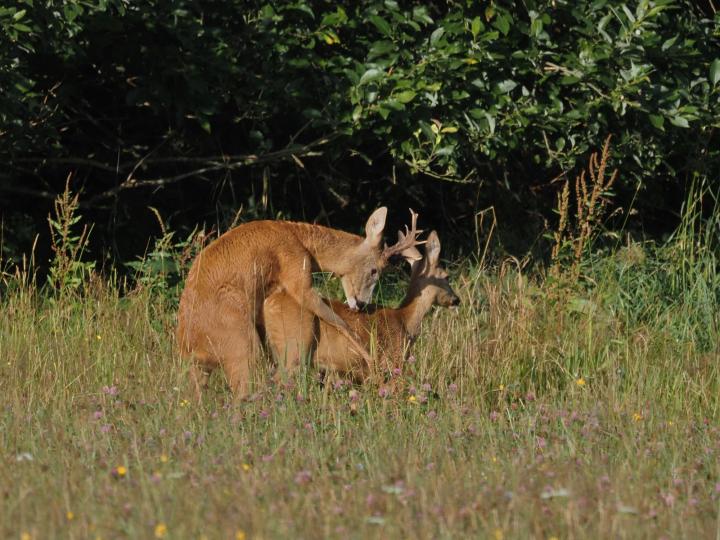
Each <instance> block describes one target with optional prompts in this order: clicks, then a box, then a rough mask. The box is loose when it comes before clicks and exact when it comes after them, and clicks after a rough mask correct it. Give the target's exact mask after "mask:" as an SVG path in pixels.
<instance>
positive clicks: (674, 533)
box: [0, 244, 720, 539]
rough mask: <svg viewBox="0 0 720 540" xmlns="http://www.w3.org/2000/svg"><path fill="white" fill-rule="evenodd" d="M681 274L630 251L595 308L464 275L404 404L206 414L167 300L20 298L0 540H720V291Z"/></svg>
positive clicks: (709, 278)
mask: <svg viewBox="0 0 720 540" xmlns="http://www.w3.org/2000/svg"><path fill="white" fill-rule="evenodd" d="M673 260H674V259H673V252H672V251H671V250H670V249H669V248H668V249H665V248H662V249H660V248H653V247H652V246H642V245H638V244H634V245H632V246H631V248H625V249H623V250H620V251H618V252H617V253H616V254H614V255H607V256H604V257H595V258H592V259H590V260H588V262H587V263H586V268H585V269H584V274H585V276H586V279H585V280H584V281H582V283H583V284H584V285H582V284H581V285H576V284H568V283H563V282H562V280H560V281H558V280H552V279H547V280H546V279H543V278H542V277H540V276H535V277H532V276H528V275H524V274H522V273H520V272H518V271H517V269H515V268H514V267H513V266H512V265H510V264H508V265H500V266H498V267H497V268H494V269H491V270H488V269H485V270H481V269H478V268H475V267H472V266H471V265H464V266H462V267H461V269H460V270H458V271H457V273H456V276H455V278H454V284H455V288H456V290H457V292H458V293H459V294H460V296H461V297H462V300H463V305H462V307H461V309H460V311H459V312H458V313H455V314H453V313H450V312H449V311H441V310H436V311H435V312H433V313H431V314H430V315H428V317H427V318H426V320H425V324H424V330H423V336H422V338H421V339H420V341H419V342H418V343H417V344H416V349H415V357H416V361H415V362H413V363H408V364H406V365H405V366H404V371H403V374H402V376H401V377H402V378H403V379H404V382H405V383H406V384H405V385H404V387H403V388H404V389H403V390H402V392H400V393H399V394H396V395H393V396H392V397H389V398H382V397H380V395H379V388H378V387H373V386H367V387H357V388H349V387H348V386H347V385H341V384H340V382H339V381H337V380H334V379H332V378H331V379H329V380H328V381H326V384H325V385H324V386H323V385H321V384H320V383H319V382H318V378H317V374H316V373H315V372H314V370H313V369H312V368H306V369H305V370H304V371H303V373H301V374H300V375H299V376H298V378H297V380H296V381H295V382H294V383H293V384H291V385H288V386H283V387H278V386H273V385H272V384H271V383H270V378H269V376H268V366H261V367H259V369H258V373H257V377H256V379H257V381H256V386H255V390H256V393H255V394H254V395H253V397H252V399H251V400H249V401H247V402H243V403H233V402H232V401H231V399H230V396H229V394H228V392H227V391H226V390H225V388H224V386H223V381H222V377H220V376H215V378H214V381H213V384H212V386H211V388H210V389H209V390H208V393H207V399H206V400H205V402H204V404H203V405H202V406H200V407H198V406H196V405H194V404H193V403H192V401H188V400H189V399H190V397H191V393H190V388H189V387H188V384H187V382H186V373H185V369H186V366H184V365H183V364H182V363H181V362H180V361H179V359H178V358H177V356H176V354H175V352H174V347H173V341H172V335H173V327H174V316H175V307H174V306H175V300H176V296H175V293H174V292H172V290H169V289H167V288H161V293H158V292H157V291H158V288H157V287H155V286H154V285H152V283H150V284H149V285H148V284H147V283H148V281H147V280H146V281H144V283H145V285H143V286H138V287H136V288H134V289H132V290H131V292H129V293H126V294H123V295H121V294H120V292H119V290H120V289H121V287H119V286H117V285H116V284H113V283H105V282H102V281H99V280H89V281H87V283H86V284H85V285H84V286H83V287H81V288H80V289H77V290H75V289H74V292H73V291H70V292H69V293H68V294H65V295H59V296H58V295H56V294H55V295H54V294H52V292H51V291H38V290H37V289H35V288H34V287H32V286H29V285H23V284H22V281H23V280H20V279H17V278H12V277H10V276H6V278H5V280H4V285H5V286H4V289H3V290H4V296H3V298H2V300H1V301H0V302H1V303H0V310H1V311H0V441H1V443H2V448H3V449H5V451H4V452H3V456H2V466H1V467H0V489H2V498H1V499H0V537H2V538H22V537H23V535H24V534H25V533H27V534H28V535H29V537H30V538H37V539H44V538H103V539H108V538H153V537H155V535H156V532H157V533H158V534H157V535H158V536H164V537H165V538H201V537H203V536H204V537H207V538H227V539H230V538H236V535H238V534H239V533H244V534H245V535H246V537H247V538H288V537H294V538H318V537H330V538H346V537H350V538H368V537H369V538H413V537H415V538H460V537H477V538H543V539H545V538H551V537H556V538H608V537H621V538H639V537H650V538H659V537H661V536H667V537H671V538H682V537H686V538H713V537H717V535H718V534H719V533H718V531H719V530H720V523H719V521H718V520H719V519H720V513H719V512H720V460H719V459H718V453H719V452H720V429H718V395H719V392H720V384H719V377H718V360H719V355H718V347H717V343H718V331H717V324H716V322H717V321H716V318H717V313H718V310H717V308H718V298H717V294H718V290H720V289H718V287H717V283H716V282H715V276H714V273H713V272H714V270H713V269H714V266H713V265H708V266H706V267H703V266H702V265H699V264H694V265H693V266H692V269H693V271H692V272H690V271H688V270H687V269H686V270H682V265H675V264H674V263H673ZM675 269H679V270H675ZM677 272H682V276H681V277H682V279H676V278H678V276H677V275H676V273H677ZM141 281H142V280H141ZM384 290H385V291H386V294H387V295H388V296H390V297H393V298H396V297H397V295H398V294H401V288H400V289H398V288H395V289H393V288H392V287H390V288H387V287H386V288H385V289H384ZM168 291H169V292H168ZM388 291H389V292H388ZM118 467H124V468H125V471H126V472H125V474H124V475H122V476H120V475H119V474H118ZM69 513H72V514H69ZM69 516H70V517H71V519H69ZM159 525H162V526H164V527H165V528H166V530H163V529H162V527H160V528H159V529H158V526H159ZM241 536H242V534H240V536H238V537H241ZM26 538H27V536H26Z"/></svg>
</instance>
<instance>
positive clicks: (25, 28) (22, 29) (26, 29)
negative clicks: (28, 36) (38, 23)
mask: <svg viewBox="0 0 720 540" xmlns="http://www.w3.org/2000/svg"><path fill="white" fill-rule="evenodd" d="M12 27H13V28H14V29H15V30H17V31H18V32H26V33H27V32H32V28H30V27H29V26H26V25H24V24H22V23H15V24H13V25H12Z"/></svg>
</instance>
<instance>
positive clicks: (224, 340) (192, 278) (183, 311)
mask: <svg viewBox="0 0 720 540" xmlns="http://www.w3.org/2000/svg"><path fill="white" fill-rule="evenodd" d="M386 216H387V208H385V207H382V208H379V209H377V210H376V211H375V212H373V214H372V215H371V216H370V218H369V219H368V221H367V224H366V225H365V238H362V237H361V236H357V235H354V234H350V233H346V232H343V231H338V230H335V229H330V228H328V227H323V226H320V225H311V224H308V223H296V222H288V221H252V222H248V223H244V224H242V225H239V226H238V227H235V228H234V229H232V230H230V231H228V232H226V233H225V234H223V235H222V236H220V237H219V238H218V239H216V240H215V241H214V242H212V243H211V244H210V245H208V246H207V247H205V248H204V249H203V250H202V251H201V252H200V254H199V255H198V256H197V258H196V259H195V261H194V262H193V264H192V266H191V268H190V272H189V274H188V278H187V282H186V284H185V289H184V290H183V293H182V296H181V298H180V307H179V310H178V327H177V332H176V337H177V340H178V344H179V347H180V353H181V354H182V355H183V356H185V357H191V358H192V360H193V362H192V363H191V366H190V376H191V379H192V381H193V383H194V385H195V391H196V395H197V398H198V400H199V399H200V397H201V387H202V386H204V385H205V383H206V382H207V378H208V376H209V374H210V372H211V370H213V369H214V368H216V367H218V366H221V367H222V368H223V370H224V372H225V375H226V377H227V380H228V383H229V384H230V387H231V389H232V390H233V393H234V394H235V396H237V397H242V396H244V395H246V394H247V392H248V382H249V380H248V379H249V370H250V362H251V360H253V359H255V358H256V357H257V356H258V355H259V353H260V350H261V342H260V338H259V335H258V328H261V327H262V306H263V302H264V300H265V298H266V297H267V296H268V295H270V294H272V293H274V292H283V293H284V294H287V295H288V297H289V298H292V300H293V301H294V302H295V303H296V304H297V305H298V306H302V309H304V310H307V311H308V312H309V313H312V314H313V316H316V317H318V318H319V319H320V320H322V321H324V322H325V323H327V324H328V325H330V326H331V327H333V328H336V330H337V332H339V333H340V334H341V335H343V336H344V337H345V339H347V340H348V342H349V343H351V344H352V346H353V347H354V349H355V350H356V352H357V353H358V354H359V355H360V356H361V357H362V358H364V359H365V360H366V361H370V356H369V355H368V353H367V351H366V350H365V349H364V348H363V347H362V345H361V344H360V343H359V342H358V339H357V337H356V336H354V335H353V332H352V331H351V330H350V329H349V328H348V326H347V323H346V322H345V321H344V320H343V319H342V318H341V317H339V316H338V315H337V314H335V313H334V312H333V310H332V309H331V308H330V307H329V306H328V305H327V304H325V303H324V302H323V301H322V298H321V297H320V295H319V294H318V293H317V292H316V291H315V290H314V289H313V288H312V272H313V271H317V270H322V271H328V272H332V273H334V274H337V275H339V276H341V278H342V285H343V289H344V291H345V295H346V297H347V300H348V304H349V306H350V308H353V309H354V308H357V307H359V306H362V305H363V304H365V303H367V302H369V301H370V299H371V296H372V291H373V288H374V286H375V283H376V282H377V279H378V276H379V274H380V272H381V271H382V269H383V268H384V267H385V266H386V264H387V260H388V258H389V256H390V255H391V254H392V249H388V248H385V250H381V247H380V246H381V239H382V232H383V229H384V228H385V219H386ZM416 236H417V233H415V236H414V237H413V238H412V240H413V241H415V240H416Z"/></svg>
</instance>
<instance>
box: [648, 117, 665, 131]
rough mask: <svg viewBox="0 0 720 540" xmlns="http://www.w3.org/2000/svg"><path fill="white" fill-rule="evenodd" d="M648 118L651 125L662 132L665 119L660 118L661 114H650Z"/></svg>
mask: <svg viewBox="0 0 720 540" xmlns="http://www.w3.org/2000/svg"><path fill="white" fill-rule="evenodd" d="M648 118H649V119H650V123H651V124H652V125H653V126H654V127H655V128H657V129H659V130H662V129H663V125H664V124H665V118H664V117H662V116H660V115H659V114H649V115H648Z"/></svg>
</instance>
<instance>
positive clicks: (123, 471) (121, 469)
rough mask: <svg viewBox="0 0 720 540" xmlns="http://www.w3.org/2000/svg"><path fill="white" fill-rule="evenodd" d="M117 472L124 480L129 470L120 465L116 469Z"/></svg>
mask: <svg viewBox="0 0 720 540" xmlns="http://www.w3.org/2000/svg"><path fill="white" fill-rule="evenodd" d="M115 472H116V473H117V475H118V476H119V477H120V478H122V477H123V476H125V475H126V474H127V468H125V467H123V466H122V465H120V466H118V467H117V468H116V469H115Z"/></svg>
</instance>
